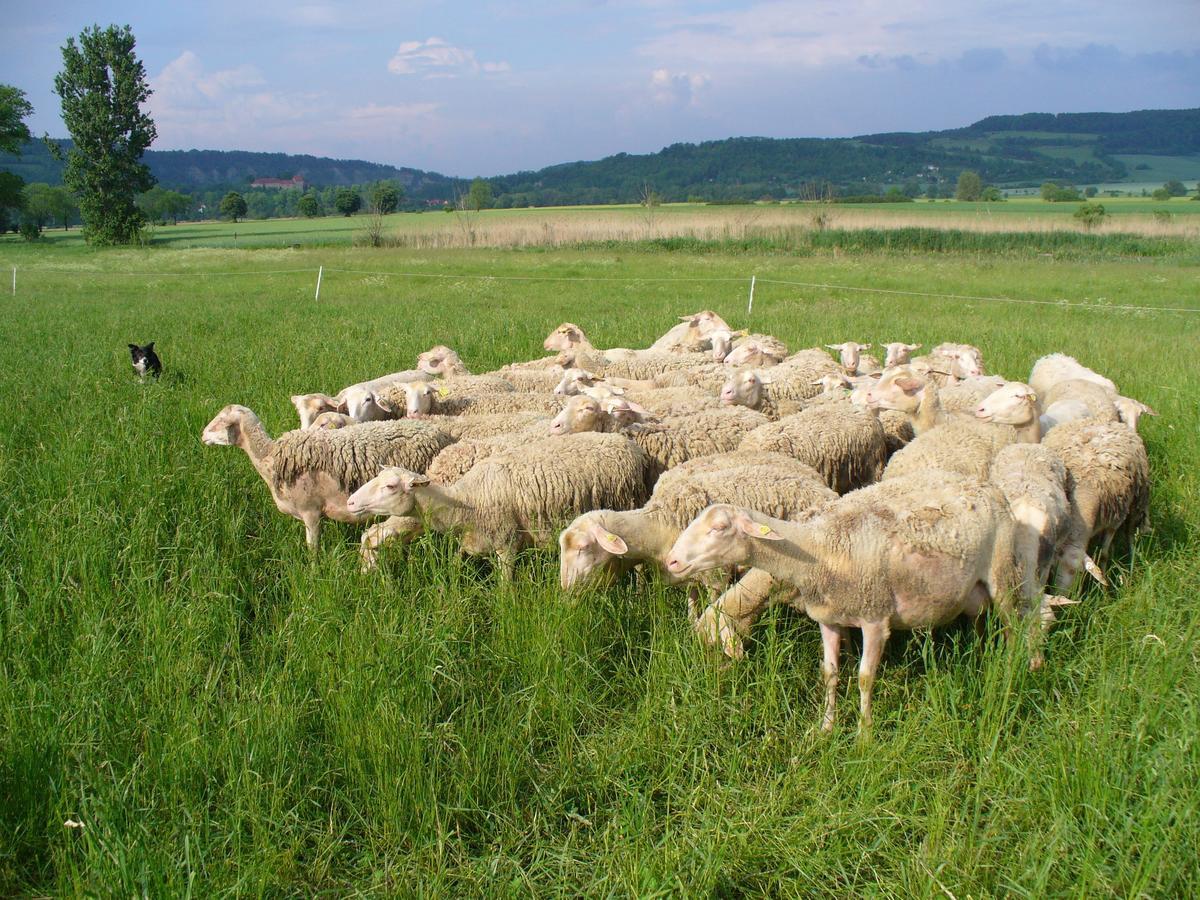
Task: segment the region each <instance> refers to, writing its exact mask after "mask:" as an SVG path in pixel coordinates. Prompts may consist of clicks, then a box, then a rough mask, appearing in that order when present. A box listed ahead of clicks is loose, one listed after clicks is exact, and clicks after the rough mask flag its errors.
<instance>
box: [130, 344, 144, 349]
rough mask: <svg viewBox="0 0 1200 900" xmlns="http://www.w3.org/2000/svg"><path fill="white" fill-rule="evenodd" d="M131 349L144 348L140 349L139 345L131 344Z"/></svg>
mask: <svg viewBox="0 0 1200 900" xmlns="http://www.w3.org/2000/svg"><path fill="white" fill-rule="evenodd" d="M129 349H130V350H141V349H142V348H141V347H139V346H138V345H137V344H130V345H129Z"/></svg>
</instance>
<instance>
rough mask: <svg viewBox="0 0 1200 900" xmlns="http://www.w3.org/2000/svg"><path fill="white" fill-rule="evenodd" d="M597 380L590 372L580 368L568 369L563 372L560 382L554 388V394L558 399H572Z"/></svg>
mask: <svg viewBox="0 0 1200 900" xmlns="http://www.w3.org/2000/svg"><path fill="white" fill-rule="evenodd" d="M598 380H599V379H597V378H596V376H595V375H593V374H592V373H591V372H588V371H587V370H585V369H580V368H570V369H566V370H565V371H564V372H563V377H562V381H560V382H559V383H558V386H557V387H555V388H554V393H555V394H557V395H558V396H560V397H574V396H575V395H576V394H579V393H582V390H583V388H585V387H591V386H592V385H594V384H595V383H596V382H597V381H598Z"/></svg>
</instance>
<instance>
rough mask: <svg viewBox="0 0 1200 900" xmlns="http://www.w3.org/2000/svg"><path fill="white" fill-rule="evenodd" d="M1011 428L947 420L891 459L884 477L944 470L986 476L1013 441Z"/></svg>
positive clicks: (903, 448)
mask: <svg viewBox="0 0 1200 900" xmlns="http://www.w3.org/2000/svg"><path fill="white" fill-rule="evenodd" d="M1014 439H1015V434H1014V432H1013V430H1012V429H1011V428H998V427H995V426H992V425H985V424H983V423H981V422H972V421H970V420H968V419H962V420H956V421H954V422H947V423H946V424H944V425H938V426H937V427H936V428H930V429H929V430H928V431H922V432H920V433H918V434H917V436H916V437H915V438H913V440H912V442H911V443H910V444H908V445H907V446H905V447H902V448H900V449H899V450H897V451H896V453H895V454H893V456H892V458H891V459H889V460H888V463H887V467H886V468H885V469H884V470H883V480H884V481H887V480H889V479H894V478H901V477H905V476H911V475H917V474H920V473H921V472H928V471H930V470H933V469H941V470H944V471H946V472H955V473H958V474H959V475H964V476H969V477H972V478H978V479H981V480H983V479H987V478H988V476H989V475H990V474H991V471H992V464H993V463H994V461H995V459H996V454H997V453H999V452H1000V449H1001V448H1002V447H1006V446H1007V445H1009V444H1011V443H1013V441H1014Z"/></svg>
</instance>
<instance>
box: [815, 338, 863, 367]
mask: <svg viewBox="0 0 1200 900" xmlns="http://www.w3.org/2000/svg"><path fill="white" fill-rule="evenodd" d="M825 346H826V347H827V348H828V349H830V350H836V351H837V352H838V357H839V359H840V360H841V363H842V368H843V369H845V370H846V371H847V372H849V373H851V374H853V373H855V372H857V371H858V362H859V359H860V358H861V356H862V351H864V350H870V349H871V345H870V344H858V343H855V342H854V341H846V342H845V343H844V344H826V345H825Z"/></svg>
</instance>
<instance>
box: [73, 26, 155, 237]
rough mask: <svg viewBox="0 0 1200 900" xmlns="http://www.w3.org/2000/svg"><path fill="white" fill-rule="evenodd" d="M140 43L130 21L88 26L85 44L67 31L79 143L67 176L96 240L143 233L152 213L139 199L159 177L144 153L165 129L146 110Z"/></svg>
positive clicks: (86, 228) (147, 91)
mask: <svg viewBox="0 0 1200 900" xmlns="http://www.w3.org/2000/svg"><path fill="white" fill-rule="evenodd" d="M134 43H135V42H134V38H133V32H132V31H131V30H130V29H129V26H128V25H126V26H125V27H124V28H117V27H116V26H115V25H110V26H109V27H108V28H106V29H104V30H101V29H100V27H99V26H98V25H95V26H92V27H91V28H85V29H84V30H83V33H82V34H80V35H79V43H78V44H76V43H75V39H74V38H68V39H67V43H66V46H65V47H63V48H62V54H63V70H62V71H61V72H59V73H58V75H57V76H55V78H54V93H56V94H57V95H58V96H59V97H60V98H61V99H62V116H63V122H65V123H66V126H67V130H68V131H69V132H70V134H71V140H72V144H73V146H72V147H71V149H70V150H69V151H68V152H67V165H66V169H65V170H64V171H63V182H64V183H65V184H66V186H67V187H68V188H70V189H71V190H72V191H73V192H74V193H75V194H76V195H77V196H78V197H79V209H80V212H81V213H82V214H83V222H84V236H85V237H86V239H87V240H88V242H89V243H93V244H128V243H131V242H132V241H133V240H135V239H136V237H137V235H138V231H139V230H140V229H141V227H142V225H144V224H145V217H144V216H143V215H142V212H141V210H139V209H138V208H137V205H136V204H135V202H134V199H135V198H136V197H137V195H138V194H140V193H141V192H143V191H147V190H149V189H150V188H151V187H152V186H153V185H154V176H153V175H151V174H150V169H149V168H148V167H147V166H146V165H145V164H144V163H142V162H141V159H142V154H143V153H145V151H146V148H147V147H149V146H150V144H151V143H153V142H154V139H155V138H156V137H157V136H158V132H157V131H156V130H155V128H154V121H153V120H152V119H151V118H150V117H149V116H148V115H146V114H145V113H143V112H142V110H141V107H142V104H144V103H145V102H146V101H147V100H148V99H149V97H150V86H149V84H148V83H147V81H146V70H145V68H144V67H143V66H142V63H141V61H140V60H139V59H138V58H137V56H135V55H134V52H133V48H134Z"/></svg>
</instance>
